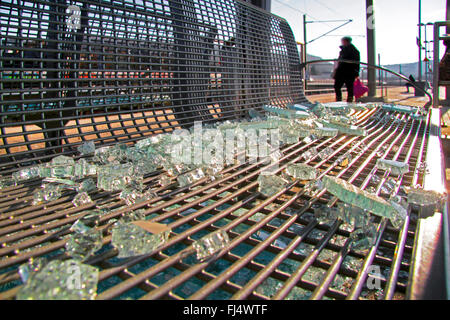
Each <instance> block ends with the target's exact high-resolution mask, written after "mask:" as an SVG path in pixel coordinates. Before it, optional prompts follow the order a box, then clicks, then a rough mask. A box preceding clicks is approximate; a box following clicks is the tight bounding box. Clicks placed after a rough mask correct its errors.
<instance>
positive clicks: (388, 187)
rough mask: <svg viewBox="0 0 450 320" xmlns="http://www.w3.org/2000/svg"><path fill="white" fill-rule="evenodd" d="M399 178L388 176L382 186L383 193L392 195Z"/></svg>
mask: <svg viewBox="0 0 450 320" xmlns="http://www.w3.org/2000/svg"><path fill="white" fill-rule="evenodd" d="M397 184H398V182H397V180H395V179H394V178H388V179H387V180H386V181H385V182H384V184H383V185H382V186H381V193H382V194H384V195H388V196H389V195H392V194H393V192H395V190H396V189H397Z"/></svg>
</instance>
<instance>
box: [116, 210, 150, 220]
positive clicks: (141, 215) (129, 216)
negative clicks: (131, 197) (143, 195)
mask: <svg viewBox="0 0 450 320" xmlns="http://www.w3.org/2000/svg"><path fill="white" fill-rule="evenodd" d="M145 218H146V216H145V210H144V209H140V210H134V211H131V212H128V213H125V214H124V215H123V217H122V219H121V221H123V222H133V221H144V220H145Z"/></svg>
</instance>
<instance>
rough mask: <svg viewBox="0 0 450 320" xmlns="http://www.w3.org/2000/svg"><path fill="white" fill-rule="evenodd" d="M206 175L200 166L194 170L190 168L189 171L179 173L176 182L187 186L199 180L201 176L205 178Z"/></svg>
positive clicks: (181, 185)
mask: <svg viewBox="0 0 450 320" xmlns="http://www.w3.org/2000/svg"><path fill="white" fill-rule="evenodd" d="M205 177H206V175H205V173H204V171H203V170H202V169H201V168H197V169H195V170H192V171H191V172H188V173H185V174H182V175H179V176H178V177H177V180H178V183H179V185H180V187H187V186H189V185H191V184H193V183H194V182H196V181H199V180H201V179H203V178H205Z"/></svg>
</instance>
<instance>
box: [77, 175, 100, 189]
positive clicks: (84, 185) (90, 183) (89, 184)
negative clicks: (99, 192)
mask: <svg viewBox="0 0 450 320" xmlns="http://www.w3.org/2000/svg"><path fill="white" fill-rule="evenodd" d="M96 189H97V184H96V183H95V181H94V180H93V179H91V178H88V179H85V180H83V181H81V182H80V183H79V185H78V186H77V188H76V190H77V191H78V192H91V191H94V190H96Z"/></svg>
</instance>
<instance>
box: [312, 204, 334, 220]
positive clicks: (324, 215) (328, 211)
mask: <svg viewBox="0 0 450 320" xmlns="http://www.w3.org/2000/svg"><path fill="white" fill-rule="evenodd" d="M314 216H315V218H316V219H317V221H318V222H320V223H325V224H329V223H332V222H334V221H335V220H336V219H337V218H338V217H339V211H338V209H337V208H334V207H332V208H330V207H328V206H320V207H318V208H314Z"/></svg>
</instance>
